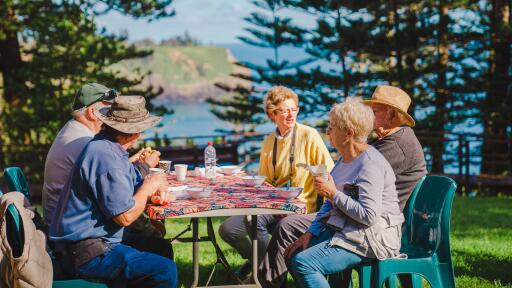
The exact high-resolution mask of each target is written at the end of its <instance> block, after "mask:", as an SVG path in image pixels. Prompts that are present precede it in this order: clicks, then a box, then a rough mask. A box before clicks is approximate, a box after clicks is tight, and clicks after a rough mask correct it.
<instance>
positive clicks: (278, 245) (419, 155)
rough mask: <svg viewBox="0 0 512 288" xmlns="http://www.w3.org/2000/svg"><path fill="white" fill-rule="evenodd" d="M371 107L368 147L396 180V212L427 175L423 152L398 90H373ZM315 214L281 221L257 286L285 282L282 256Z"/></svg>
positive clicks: (347, 276)
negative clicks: (371, 130) (372, 116)
mask: <svg viewBox="0 0 512 288" xmlns="http://www.w3.org/2000/svg"><path fill="white" fill-rule="evenodd" d="M363 103H365V104H367V105H369V106H371V107H372V110H373V112H374V114H375V122H374V127H373V128H374V131H375V132H376V134H377V136H378V137H377V138H376V139H375V140H374V141H371V142H370V143H369V144H371V145H372V146H374V147H375V148H376V149H377V150H378V151H379V152H380V153H381V154H382V155H383V156H384V158H386V160H387V161H388V162H389V163H390V164H391V168H393V172H394V173H395V176H396V182H395V186H396V189H397V191H398V198H399V206H400V210H403V209H404V207H405V203H406V202H407V200H408V199H409V196H410V194H411V192H412V190H413V189H414V186H415V185H416V182H417V181H418V180H419V179H420V178H421V177H423V176H424V175H426V174H427V169H426V164H425V157H424V154H423V149H422V148H421V145H420V143H419V141H418V139H417V138H416V135H415V134H414V131H413V130H412V129H411V127H413V126H414V124H415V123H414V119H413V118H412V117H411V116H410V115H409V114H408V113H407V109H408V108H409V105H410V104H411V98H410V97H409V95H407V93H405V92H404V91H403V90H402V89H400V88H396V87H392V86H385V85H381V86H377V88H376V89H375V91H374V93H373V95H372V98H371V99H370V100H366V101H363ZM315 216H316V213H313V214H307V215H292V216H288V217H286V218H284V219H283V220H281V221H280V222H279V224H278V226H277V227H276V229H275V230H274V233H273V235H272V239H271V240H270V243H269V246H268V248H267V252H266V255H265V257H269V256H272V257H271V258H272V259H274V261H273V263H272V265H260V267H259V268H260V273H259V274H258V275H259V278H260V279H259V280H260V281H259V282H260V284H261V285H262V287H281V286H282V284H283V282H284V281H285V280H286V274H287V267H286V265H285V263H281V262H283V261H284V258H283V257H280V256H277V255H278V254H279V255H282V253H283V251H285V250H286V248H287V247H288V246H290V245H291V244H292V243H293V242H295V241H296V240H297V239H298V238H299V237H300V236H301V235H303V234H304V233H305V232H306V230H307V229H308V227H309V226H310V225H311V223H312V222H313V220H314V219H315ZM350 273H351V271H350V270H349V271H347V273H344V275H343V281H342V282H343V283H339V284H341V286H340V287H344V286H345V285H348V281H350V280H349V279H350V275H351V274H350Z"/></svg>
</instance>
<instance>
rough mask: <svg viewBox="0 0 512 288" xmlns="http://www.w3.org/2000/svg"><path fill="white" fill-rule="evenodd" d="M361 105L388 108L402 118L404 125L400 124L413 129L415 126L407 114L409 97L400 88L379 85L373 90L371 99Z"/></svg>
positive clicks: (409, 102)
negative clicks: (380, 105) (375, 105)
mask: <svg viewBox="0 0 512 288" xmlns="http://www.w3.org/2000/svg"><path fill="white" fill-rule="evenodd" d="M363 103H365V104H367V105H371V104H373V103H378V104H383V105H386V106H389V107H391V108H393V109H395V110H396V111H398V112H400V113H401V114H402V115H403V116H404V118H405V123H402V124H404V125H407V126H410V127H414V125H415V124H416V123H415V122H414V119H413V118H412V117H411V115H409V114H408V113H407V109H409V105H411V97H409V95H408V94H407V93H406V92H405V91H404V90H402V89H400V88H397V87H393V86H387V85H379V86H377V88H375V91H374V92H373V95H372V98H371V99H370V100H364V101H363Z"/></svg>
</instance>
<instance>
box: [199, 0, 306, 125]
mask: <svg viewBox="0 0 512 288" xmlns="http://www.w3.org/2000/svg"><path fill="white" fill-rule="evenodd" d="M252 3H253V4H254V5H255V6H256V7H257V8H258V11H256V12H253V13H251V14H250V16H249V17H246V18H244V20H245V21H246V22H247V23H248V24H250V25H251V26H250V27H247V28H245V29H244V30H245V31H246V32H248V34H249V35H250V36H239V37H238V39H240V40H241V41H242V42H244V43H246V44H249V45H251V46H256V47H260V48H265V49H271V50H272V52H273V58H271V59H266V64H265V65H259V64H256V63H249V62H239V63H235V65H236V66H238V67H243V68H247V69H249V70H250V71H251V72H250V73H247V72H245V73H233V74H232V76H234V77H237V78H239V79H242V80H248V81H250V82H251V84H248V85H237V86H236V87H230V86H229V85H227V84H225V83H217V87H220V88H222V89H224V90H225V91H227V92H228V95H227V96H226V97H224V98H221V99H208V103H210V104H212V106H213V108H212V110H211V111H212V113H214V114H215V115H216V116H217V117H218V118H220V119H222V120H225V121H230V122H233V123H235V125H236V126H237V127H235V131H227V130H224V131H223V132H245V131H251V130H253V129H254V127H255V125H256V124H259V123H262V122H263V121H264V120H265V119H266V117H265V116H264V114H263V107H262V100H263V91H264V90H266V89H267V88H268V87H269V86H273V85H286V83H285V81H286V80H287V79H288V78H287V77H286V76H285V74H286V73H287V71H289V70H290V69H293V68H295V67H298V66H300V65H304V64H305V63H307V62H308V60H307V59H305V60H304V61H299V62H296V63H292V62H290V61H287V60H285V59H283V58H282V57H281V55H280V49H281V48H282V47H285V46H297V45H300V44H301V43H302V34H303V31H302V30H301V29H299V28H298V27H296V26H295V25H294V24H293V23H292V19H291V18H289V17H283V16H280V14H279V12H280V10H282V9H285V6H284V4H283V1H280V0H255V1H252Z"/></svg>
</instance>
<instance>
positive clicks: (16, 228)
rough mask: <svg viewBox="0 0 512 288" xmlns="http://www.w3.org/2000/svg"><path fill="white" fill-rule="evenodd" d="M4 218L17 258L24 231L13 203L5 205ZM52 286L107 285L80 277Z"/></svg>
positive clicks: (102, 286) (10, 242)
mask: <svg viewBox="0 0 512 288" xmlns="http://www.w3.org/2000/svg"><path fill="white" fill-rule="evenodd" d="M0 193H1V191H0ZM5 219H6V228H7V241H8V242H9V244H10V245H11V248H12V253H13V257H15V258H17V257H20V256H21V255H22V254H23V244H24V243H25V239H24V236H25V235H24V233H23V221H22V219H21V217H20V214H19V212H18V209H16V206H14V205H13V204H10V205H9V206H7V211H6V215H5ZM52 286H53V287H54V288H55V287H57V288H71V287H73V288H86V287H92V288H106V287H107V285H105V284H102V283H95V282H90V281H86V280H82V279H73V280H62V281H54V282H53V285H52Z"/></svg>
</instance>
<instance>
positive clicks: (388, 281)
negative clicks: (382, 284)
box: [386, 275, 398, 288]
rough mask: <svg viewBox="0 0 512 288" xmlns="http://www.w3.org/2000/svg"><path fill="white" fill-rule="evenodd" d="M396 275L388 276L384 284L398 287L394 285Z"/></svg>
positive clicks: (389, 287) (389, 286) (390, 287)
mask: <svg viewBox="0 0 512 288" xmlns="http://www.w3.org/2000/svg"><path fill="white" fill-rule="evenodd" d="M396 277H397V275H393V276H391V277H389V278H388V280H387V281H386V286H387V287H388V288H396V287H398V286H397V285H396Z"/></svg>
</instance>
